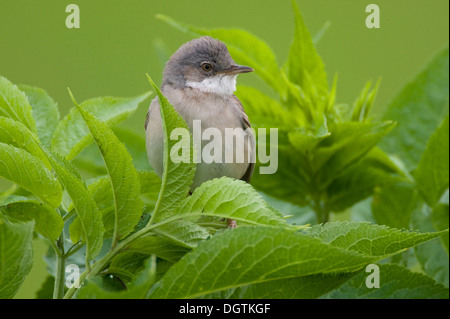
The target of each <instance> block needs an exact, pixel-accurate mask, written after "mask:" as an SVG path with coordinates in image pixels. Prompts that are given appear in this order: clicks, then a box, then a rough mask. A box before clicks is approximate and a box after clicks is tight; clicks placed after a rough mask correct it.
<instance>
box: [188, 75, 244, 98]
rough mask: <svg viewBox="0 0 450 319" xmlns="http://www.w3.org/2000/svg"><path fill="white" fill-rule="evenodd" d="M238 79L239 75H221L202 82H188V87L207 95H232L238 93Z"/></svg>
mask: <svg viewBox="0 0 450 319" xmlns="http://www.w3.org/2000/svg"><path fill="white" fill-rule="evenodd" d="M236 77H237V75H223V74H219V75H215V76H211V77H208V78H206V79H204V80H203V81H201V82H194V81H186V86H188V87H191V88H194V89H198V90H200V91H202V92H205V93H214V94H218V95H231V94H233V92H234V91H236Z"/></svg>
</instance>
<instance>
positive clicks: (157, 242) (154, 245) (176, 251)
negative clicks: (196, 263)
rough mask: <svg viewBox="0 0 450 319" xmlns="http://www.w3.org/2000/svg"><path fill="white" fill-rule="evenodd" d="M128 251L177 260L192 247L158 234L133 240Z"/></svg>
mask: <svg viewBox="0 0 450 319" xmlns="http://www.w3.org/2000/svg"><path fill="white" fill-rule="evenodd" d="M126 249H127V251H130V252H137V253H142V254H146V255H155V256H157V257H159V258H161V259H164V260H167V261H170V262H176V261H178V260H179V259H180V258H181V257H183V256H184V255H185V254H186V253H187V252H188V251H189V250H190V249H189V248H186V247H181V246H180V245H174V244H173V243H172V242H170V241H169V240H168V239H166V238H163V237H158V236H144V237H140V238H137V239H135V240H133V241H132V242H131V243H130V244H129V245H128V246H127V247H126Z"/></svg>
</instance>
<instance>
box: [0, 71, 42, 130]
mask: <svg viewBox="0 0 450 319" xmlns="http://www.w3.org/2000/svg"><path fill="white" fill-rule="evenodd" d="M0 116H4V117H8V118H11V119H13V120H15V121H18V122H21V123H22V124H24V125H25V126H26V127H27V128H28V129H29V130H30V131H31V132H33V133H36V132H37V130H36V123H35V122H34V119H33V115H32V109H31V106H30V103H29V102H28V99H27V96H26V95H25V93H23V92H22V91H20V90H19V88H18V87H17V86H16V85H14V84H12V83H11V82H10V81H9V80H7V79H6V78H4V77H2V76H0Z"/></svg>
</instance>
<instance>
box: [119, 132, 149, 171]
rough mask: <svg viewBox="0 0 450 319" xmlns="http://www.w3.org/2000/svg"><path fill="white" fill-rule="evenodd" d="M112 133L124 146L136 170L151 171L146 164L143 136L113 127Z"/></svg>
mask: <svg viewBox="0 0 450 319" xmlns="http://www.w3.org/2000/svg"><path fill="white" fill-rule="evenodd" d="M113 131H114V134H116V136H117V137H118V138H119V140H120V141H121V142H122V143H123V144H125V147H126V148H127V151H128V152H129V153H130V155H131V157H132V158H133V163H134V166H135V167H136V169H138V170H149V169H151V168H150V165H149V163H148V158H147V151H146V147H145V138H144V134H136V133H134V132H132V131H131V130H126V129H123V128H120V127H115V128H114V130H113Z"/></svg>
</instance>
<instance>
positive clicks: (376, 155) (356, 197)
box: [326, 147, 404, 227]
mask: <svg viewBox="0 0 450 319" xmlns="http://www.w3.org/2000/svg"><path fill="white" fill-rule="evenodd" d="M399 174H400V172H399V170H398V168H397V167H396V166H395V165H394V163H392V162H391V161H390V159H389V157H388V156H387V155H386V154H385V153H384V152H383V151H381V150H380V149H379V148H377V147H375V148H373V149H372V150H370V151H369V153H368V154H367V155H366V156H365V157H364V158H363V159H361V161H360V162H359V163H357V164H356V165H354V166H352V167H351V168H350V169H349V170H348V171H346V172H345V173H344V174H342V175H341V176H340V177H338V178H336V179H335V180H334V181H333V182H332V183H331V184H330V185H329V186H328V187H327V189H326V201H327V202H326V205H327V207H328V209H329V210H331V211H332V212H341V211H344V210H345V209H347V208H349V207H351V206H352V205H354V204H356V203H358V202H359V201H361V200H363V199H365V198H367V197H369V196H371V195H373V193H374V191H375V190H376V189H377V188H378V187H382V188H384V187H389V186H390V185H392V184H395V183H396V182H398V180H402V179H404V178H402V176H400V175H399ZM394 227H395V226H394Z"/></svg>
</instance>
